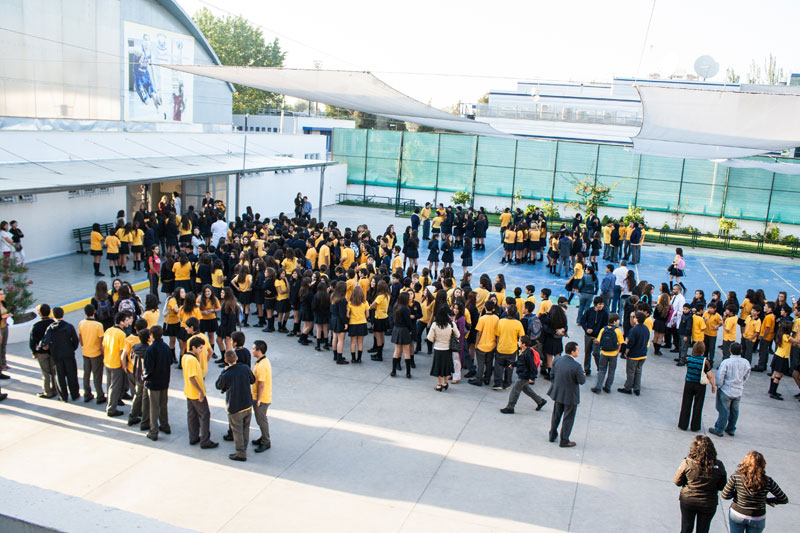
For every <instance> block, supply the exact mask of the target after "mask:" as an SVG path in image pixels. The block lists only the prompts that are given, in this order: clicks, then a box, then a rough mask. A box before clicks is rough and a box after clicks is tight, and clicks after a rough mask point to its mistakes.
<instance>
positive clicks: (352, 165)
mask: <svg viewBox="0 0 800 533" xmlns="http://www.w3.org/2000/svg"><path fill="white" fill-rule="evenodd" d="M334 159H335V160H336V161H338V162H340V163H344V164H346V165H347V183H360V184H362V185H363V184H364V158H363V157H350V156H346V155H337V156H334Z"/></svg>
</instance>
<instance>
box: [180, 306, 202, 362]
mask: <svg viewBox="0 0 800 533" xmlns="http://www.w3.org/2000/svg"><path fill="white" fill-rule="evenodd" d="M190 318H196V319H197V320H198V321H199V320H200V319H201V318H203V315H201V314H200V309H199V308H198V307H197V297H196V296H195V295H194V293H193V292H189V293H186V298H184V299H183V305H181V308H180V309H179V310H178V320H179V321H180V328H181V329H180V330H179V334H178V342H180V345H181V352H185V351H186V340H187V339H188V338H189V335H187V331H186V321H187V320H189V319H190Z"/></svg>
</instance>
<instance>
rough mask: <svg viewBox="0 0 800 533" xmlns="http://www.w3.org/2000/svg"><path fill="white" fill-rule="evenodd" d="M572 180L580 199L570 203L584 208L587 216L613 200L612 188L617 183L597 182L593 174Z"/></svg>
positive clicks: (575, 206) (578, 207)
mask: <svg viewBox="0 0 800 533" xmlns="http://www.w3.org/2000/svg"><path fill="white" fill-rule="evenodd" d="M570 181H572V184H573V186H574V189H573V190H574V191H575V194H576V195H577V196H578V197H579V198H580V201H579V202H569V205H570V206H572V207H574V208H576V209H580V208H583V209H584V213H585V214H586V215H587V216H588V215H589V213H596V212H597V208H598V207H601V206H604V205H606V204H607V203H608V201H609V200H611V189H613V188H614V187H616V185H617V184H616V183H615V184H614V185H611V186H609V185H603V184H602V183H595V182H594V177H593V176H586V177H585V178H584V179H582V180H578V179H575V178H573V179H571V180H570Z"/></svg>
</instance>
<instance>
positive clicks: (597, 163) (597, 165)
mask: <svg viewBox="0 0 800 533" xmlns="http://www.w3.org/2000/svg"><path fill="white" fill-rule="evenodd" d="M599 168H600V143H597V153H596V154H595V156H594V186H595V187H597V171H598V169H599Z"/></svg>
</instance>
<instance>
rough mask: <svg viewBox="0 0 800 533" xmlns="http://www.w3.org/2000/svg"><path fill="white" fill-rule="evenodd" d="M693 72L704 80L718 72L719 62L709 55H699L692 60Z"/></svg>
mask: <svg viewBox="0 0 800 533" xmlns="http://www.w3.org/2000/svg"><path fill="white" fill-rule="evenodd" d="M694 72H695V74H697V75H698V76H700V77H701V78H703V79H704V80H705V79H707V78H713V77H714V76H716V75H717V72H719V63H717V62H716V61H714V58H713V57H711V56H700V57H698V58H697V59H695V61H694Z"/></svg>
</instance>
